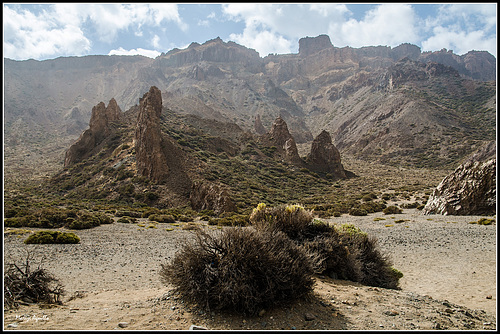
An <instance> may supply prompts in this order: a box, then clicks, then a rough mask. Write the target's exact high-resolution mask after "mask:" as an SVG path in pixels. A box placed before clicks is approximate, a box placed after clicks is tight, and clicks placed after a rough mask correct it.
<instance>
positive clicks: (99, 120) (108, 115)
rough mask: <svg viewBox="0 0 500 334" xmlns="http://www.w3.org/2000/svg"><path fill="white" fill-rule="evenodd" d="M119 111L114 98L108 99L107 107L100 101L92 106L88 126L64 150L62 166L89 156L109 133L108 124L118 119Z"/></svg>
mask: <svg viewBox="0 0 500 334" xmlns="http://www.w3.org/2000/svg"><path fill="white" fill-rule="evenodd" d="M121 113H122V112H121V109H120V107H119V106H118V104H117V103H116V100H115V99H114V98H112V99H111V100H110V101H109V104H108V106H107V107H106V105H105V104H104V102H100V103H99V104H98V105H96V106H95V107H93V108H92V115H91V117H90V122H89V128H88V129H87V130H85V131H84V132H83V133H82V134H81V135H80V137H79V138H78V140H77V141H76V142H75V143H74V144H73V145H71V147H70V148H69V149H68V151H66V155H65V157H64V166H65V167H68V166H71V165H73V164H75V163H77V162H80V161H82V160H84V159H86V158H88V157H90V156H91V155H92V153H93V151H94V149H95V148H96V147H97V146H98V145H99V144H100V143H101V142H102V141H103V140H104V139H105V138H106V137H107V136H109V135H110V133H111V127H110V124H111V122H113V121H118V120H119V119H120V115H121Z"/></svg>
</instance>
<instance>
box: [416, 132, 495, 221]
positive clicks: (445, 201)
mask: <svg viewBox="0 0 500 334" xmlns="http://www.w3.org/2000/svg"><path fill="white" fill-rule="evenodd" d="M423 213H424V214H443V215H457V216H466V215H495V214H496V142H495V141H491V142H489V143H487V144H485V145H484V146H483V147H481V148H480V149H479V150H478V151H477V152H475V153H474V154H472V155H471V156H470V157H469V158H468V159H467V160H466V161H464V162H463V163H462V164H461V165H460V166H458V167H457V168H456V169H455V170H454V171H453V172H452V173H451V174H450V175H448V176H446V177H445V178H444V179H443V180H442V181H441V183H440V184H439V185H438V186H437V187H436V189H434V192H433V193H432V195H431V196H430V197H429V200H428V201H427V204H426V205H425V207H424V209H423Z"/></svg>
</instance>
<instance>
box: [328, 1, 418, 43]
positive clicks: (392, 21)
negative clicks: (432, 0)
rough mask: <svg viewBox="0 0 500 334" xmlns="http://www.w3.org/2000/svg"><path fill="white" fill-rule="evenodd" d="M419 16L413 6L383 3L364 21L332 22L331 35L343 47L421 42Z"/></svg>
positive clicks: (369, 12)
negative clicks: (419, 39) (419, 37)
mask: <svg viewBox="0 0 500 334" xmlns="http://www.w3.org/2000/svg"><path fill="white" fill-rule="evenodd" d="M417 27H418V24H417V17H416V15H415V12H414V10H413V9H412V7H411V6H410V5H406V4H383V5H379V6H377V7H376V8H374V9H372V10H370V11H368V12H367V13H366V14H365V17H364V18H363V20H361V21H357V20H355V19H350V20H348V21H346V22H340V24H339V23H337V22H332V23H331V24H330V29H329V31H328V32H329V35H330V36H331V37H332V38H331V39H332V43H333V44H334V45H340V46H352V47H361V46H371V45H388V46H398V45H399V44H401V43H406V42H408V43H416V42H418V28H417Z"/></svg>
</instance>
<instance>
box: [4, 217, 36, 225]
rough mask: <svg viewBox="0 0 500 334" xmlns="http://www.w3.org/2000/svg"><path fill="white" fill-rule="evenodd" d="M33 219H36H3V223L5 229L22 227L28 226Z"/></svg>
mask: <svg viewBox="0 0 500 334" xmlns="http://www.w3.org/2000/svg"><path fill="white" fill-rule="evenodd" d="M35 219H36V218H35V217H33V216H31V217H29V216H24V217H11V218H5V219H4V220H3V223H4V226H5V227H23V226H30V225H29V222H30V221H33V220H35Z"/></svg>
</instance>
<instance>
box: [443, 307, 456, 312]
mask: <svg viewBox="0 0 500 334" xmlns="http://www.w3.org/2000/svg"><path fill="white" fill-rule="evenodd" d="M444 311H445V312H446V313H453V312H455V311H453V310H452V309H451V308H447V309H445V310H444Z"/></svg>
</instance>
